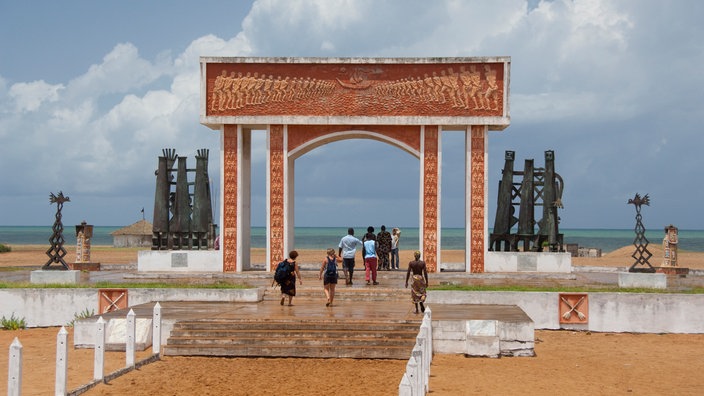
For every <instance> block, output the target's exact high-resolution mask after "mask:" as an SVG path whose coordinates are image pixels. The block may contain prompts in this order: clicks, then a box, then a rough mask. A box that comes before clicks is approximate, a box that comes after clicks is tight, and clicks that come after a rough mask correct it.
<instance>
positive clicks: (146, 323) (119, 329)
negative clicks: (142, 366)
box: [93, 318, 152, 351]
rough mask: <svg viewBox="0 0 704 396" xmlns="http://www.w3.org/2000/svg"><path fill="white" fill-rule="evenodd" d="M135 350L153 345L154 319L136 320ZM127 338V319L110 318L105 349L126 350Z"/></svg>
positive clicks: (106, 327) (106, 330)
mask: <svg viewBox="0 0 704 396" xmlns="http://www.w3.org/2000/svg"><path fill="white" fill-rule="evenodd" d="M93 339H94V340H95V337H93ZM134 339H135V350H137V351H143V350H145V349H147V348H149V347H150V346H151V345H152V320H151V319H144V318H137V319H136V321H135V337H134ZM126 340H127V319H110V320H109V321H108V323H107V325H106V326H105V350H107V351H124V350H125V349H126Z"/></svg>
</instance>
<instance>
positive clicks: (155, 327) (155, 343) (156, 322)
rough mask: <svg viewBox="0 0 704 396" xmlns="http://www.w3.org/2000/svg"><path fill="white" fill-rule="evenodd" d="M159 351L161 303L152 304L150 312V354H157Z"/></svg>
mask: <svg viewBox="0 0 704 396" xmlns="http://www.w3.org/2000/svg"><path fill="white" fill-rule="evenodd" d="M160 351H161V305H159V302H157V303H156V304H154V313H153V314H152V354H154V355H158V354H159V352H160Z"/></svg>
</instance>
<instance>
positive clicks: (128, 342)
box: [125, 309, 137, 367]
mask: <svg viewBox="0 0 704 396" xmlns="http://www.w3.org/2000/svg"><path fill="white" fill-rule="evenodd" d="M135 316H137V315H136V314H135V313H134V310H133V309H130V311H129V312H128V313H127V329H126V330H127V334H125V338H126V339H125V352H126V353H125V366H126V367H134V349H135V347H134V343H135V338H136V333H137V326H136V322H137V321H136V320H135Z"/></svg>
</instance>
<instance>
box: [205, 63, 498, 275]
mask: <svg viewBox="0 0 704 396" xmlns="http://www.w3.org/2000/svg"><path fill="white" fill-rule="evenodd" d="M509 71H510V58H508V57H496V58H214V57H202V58H201V111H200V114H201V123H202V124H204V125H207V126H209V127H210V128H212V129H216V130H219V131H220V134H221V182H220V184H221V189H220V191H221V192H222V193H221V194H222V197H221V200H220V202H221V203H222V210H221V211H220V213H221V219H220V224H221V241H220V244H221V250H222V261H223V263H222V265H223V271H225V272H231V271H242V270H246V269H248V268H249V267H250V259H249V251H250V246H249V237H250V235H249V232H250V231H249V230H250V226H251V224H250V196H249V190H250V184H251V180H250V179H251V175H250V174H251V133H252V130H259V129H263V130H266V133H267V138H266V141H267V154H268V157H267V225H266V226H267V257H268V260H269V262H268V263H267V264H268V268H270V269H271V267H272V266H274V265H276V263H277V262H278V261H279V260H280V259H281V257H284V256H285V254H286V252H287V251H288V250H290V249H291V248H292V247H293V225H294V219H293V200H294V196H295V194H294V191H293V186H294V183H293V177H294V174H295V172H294V165H295V160H296V159H297V158H299V157H300V156H302V155H304V154H305V153H307V152H309V151H310V150H312V149H314V148H316V147H320V146H322V145H325V144H328V143H330V142H334V141H338V140H343V139H350V138H367V139H375V140H379V141H383V142H385V143H388V144H391V145H393V146H395V147H398V148H400V149H402V150H405V151H407V152H408V153H410V154H411V155H414V156H415V157H417V158H418V159H419V160H420V175H419V177H420V187H421V188H420V189H421V191H420V192H419V196H420V199H419V201H420V205H419V206H420V208H419V212H420V219H421V221H420V242H421V246H422V251H423V257H424V258H425V261H426V263H427V264H428V268H429V270H430V271H436V270H437V269H438V268H439V266H438V265H439V263H440V236H441V225H440V212H441V204H440V180H441V175H442V172H441V166H440V165H441V160H440V159H441V155H442V148H441V145H440V141H441V139H440V137H441V134H442V131H443V129H451V130H464V131H465V180H466V182H465V192H466V193H465V228H466V230H467V232H466V254H465V261H466V265H465V268H466V270H467V271H471V272H483V271H484V262H485V255H486V253H485V252H486V249H485V246H486V241H487V239H486V236H487V189H486V181H487V167H486V163H487V138H488V132H489V131H490V130H503V129H505V128H506V127H507V126H508V125H509V123H510V116H509V105H508V97H509Z"/></svg>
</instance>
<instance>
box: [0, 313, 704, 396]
mask: <svg viewBox="0 0 704 396" xmlns="http://www.w3.org/2000/svg"><path fill="white" fill-rule="evenodd" d="M58 331H59V328H54V327H51V328H41V329H29V330H17V331H0V341H1V342H2V344H3V345H6V346H7V347H8V348H9V345H10V344H11V343H12V340H13V339H14V338H15V337H17V338H18V339H19V340H20V342H21V343H22V345H23V358H24V364H23V383H22V394H23V395H48V394H51V393H52V392H53V390H54V383H55V382H54V378H55V370H54V367H55V359H56V348H55V345H56V337H57V334H58ZM71 336H72V332H71V329H69V339H70V340H71V339H72V338H71ZM535 337H536V346H535V351H536V356H535V357H520V358H519V357H513V358H500V359H486V358H466V357H464V356H462V355H439V354H438V355H435V356H434V359H433V364H432V366H431V378H430V390H431V394H437V395H488V394H495V395H507V394H529V395H533V394H548V395H614V394H627V393H631V394H635V395H700V394H702V389H704V377H703V376H702V375H701V373H702V372H703V371H704V358H702V352H703V349H702V346H703V345H704V334H697V335H692V334H667V335H657V334H612V333H587V332H572V331H545V330H538V331H536V332H535ZM148 353H149V351H146V352H140V353H139V354H138V355H137V360H138V361H139V360H141V359H143V358H145V357H146V355H147V354H148ZM107 355H108V356H107V358H106V373H110V372H113V371H115V370H118V369H120V368H122V367H124V365H125V355H124V352H108V353H107ZM7 362H8V360H7V359H0V372H2V373H3V375H2V376H0V378H1V380H0V394H7V390H6V389H7V388H6V387H7V381H6V378H7V377H6V375H7V372H8V368H7ZM68 362H69V370H68V379H69V381H68V382H69V386H68V387H69V390H74V389H77V388H78V387H79V386H81V385H82V384H86V383H89V382H91V380H92V378H93V350H92V349H72V348H69V358H68ZM405 364H406V362H405V361H398V360H354V359H277V358H272V359H266V358H259V359H240V358H185V357H168V356H167V357H163V358H162V360H160V361H156V362H154V363H150V364H147V365H145V366H142V367H140V368H139V369H137V370H135V371H132V372H129V373H127V374H125V375H123V376H120V377H118V378H115V379H113V380H112V381H111V382H110V383H108V384H102V383H101V384H98V385H97V386H96V387H94V388H92V389H90V390H89V391H88V392H86V393H85V394H86V395H127V394H130V395H134V396H136V395H230V394H231V395H282V394H283V395H326V394H335V395H394V394H398V390H397V389H398V384H399V382H400V380H401V377H402V375H403V373H404V370H405ZM282 377H283V378H284V381H283V382H282V381H281V379H280V378H282Z"/></svg>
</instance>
